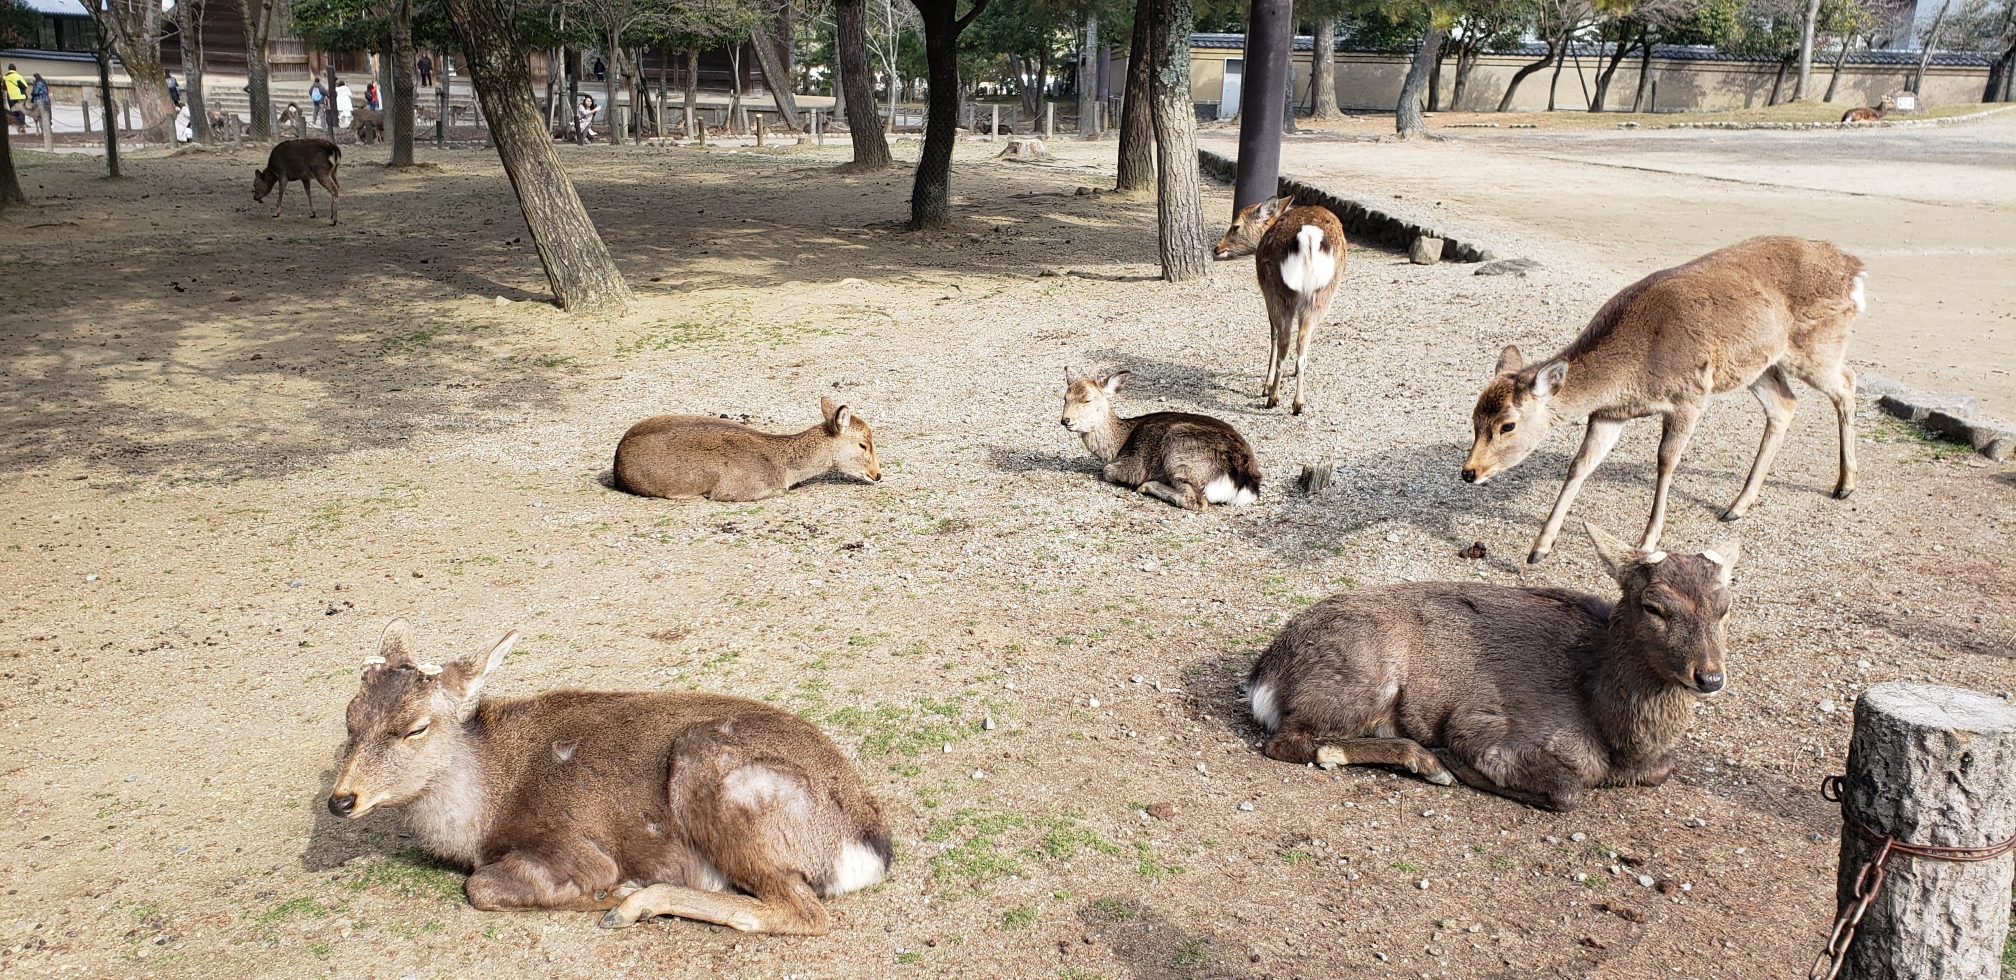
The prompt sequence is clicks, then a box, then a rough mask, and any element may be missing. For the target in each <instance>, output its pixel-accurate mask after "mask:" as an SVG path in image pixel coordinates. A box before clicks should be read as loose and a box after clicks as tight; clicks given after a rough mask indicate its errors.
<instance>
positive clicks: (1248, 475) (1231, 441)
mask: <svg viewBox="0 0 2016 980" xmlns="http://www.w3.org/2000/svg"><path fill="white" fill-rule="evenodd" d="M1132 376H1133V373H1132V372H1129V371H1120V372H1116V373H1114V374H1112V375H1109V376H1108V377H1107V378H1106V379H1105V380H1103V381H1095V380H1093V379H1092V378H1089V377H1086V376H1085V375H1082V374H1079V373H1078V371H1077V369H1076V368H1065V369H1064V417H1063V418H1062V419H1059V420H1058V422H1059V424H1061V425H1063V426H1064V428H1066V429H1069V430H1071V431H1072V432H1075V433H1077V434H1078V437H1079V438H1080V439H1083V440H1084V441H1085V448H1086V449H1089V450H1091V451H1092V455H1094V456H1097V457H1098V458H1099V461H1100V462H1101V463H1104V464H1106V469H1105V471H1104V472H1103V473H1102V474H1101V475H1102V477H1103V478H1104V479H1105V480H1106V482H1108V483H1117V484H1119V485H1121V486H1123V487H1126V488H1128V489H1130V490H1137V491H1140V492H1141V493H1145V494H1147V495H1149V496H1151V497H1154V498H1155V499H1157V500H1161V501H1163V502H1165V503H1171V504H1175V505H1176V506H1178V507H1181V508H1183V509H1184V510H1203V509H1204V508H1205V506H1206V505H1209V504H1232V505H1234V506H1239V507H1243V506H1245V505H1247V504H1250V503H1252V502H1253V500H1254V498H1256V497H1258V496H1259V494H1260V467H1259V465H1258V464H1256V463H1254V461H1253V447H1252V446H1250V445H1247V443H1246V437H1244V436H1242V435H1240V434H1239V430H1237V429H1234V428H1233V427H1232V426H1230V425H1228V424H1226V423H1224V422H1221V421H1219V420H1218V419H1214V418H1212V417H1210V416H1208V415H1192V414H1190V413H1188V412H1151V413H1149V414H1147V415H1137V416H1135V417H1133V418H1131V419H1123V418H1121V417H1120V414H1119V413H1118V412H1115V411H1113V403H1112V400H1111V399H1112V397H1113V396H1114V395H1117V394H1119V393H1120V388H1121V386H1123V385H1125V384H1126V383H1127V379H1128V378H1130V377H1132Z"/></svg>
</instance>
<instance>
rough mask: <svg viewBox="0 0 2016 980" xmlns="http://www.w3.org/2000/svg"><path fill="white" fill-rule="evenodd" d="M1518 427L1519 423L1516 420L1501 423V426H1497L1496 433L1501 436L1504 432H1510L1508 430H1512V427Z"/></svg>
mask: <svg viewBox="0 0 2016 980" xmlns="http://www.w3.org/2000/svg"><path fill="white" fill-rule="evenodd" d="M1518 427H1519V423H1517V422H1507V423H1505V424H1504V425H1501V426H1499V427H1498V434H1499V435H1501V436H1502V435H1504V434H1505V433H1507V432H1510V431H1512V430H1513V429H1516V428H1518Z"/></svg>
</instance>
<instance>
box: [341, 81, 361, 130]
mask: <svg viewBox="0 0 2016 980" xmlns="http://www.w3.org/2000/svg"><path fill="white" fill-rule="evenodd" d="M355 107H356V103H355V102H353V101H352V100H351V98H350V83H349V82H346V81H344V80H342V79H340V78H339V79H337V80H336V125H338V126H340V127H343V128H346V129H347V128H349V126H350V111H351V110H352V109H353V108H355Z"/></svg>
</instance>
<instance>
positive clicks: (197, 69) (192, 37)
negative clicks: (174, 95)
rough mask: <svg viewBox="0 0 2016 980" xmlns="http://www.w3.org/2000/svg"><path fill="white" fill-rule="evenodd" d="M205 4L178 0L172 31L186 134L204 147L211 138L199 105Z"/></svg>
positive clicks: (202, 0) (206, 113) (207, 116)
mask: <svg viewBox="0 0 2016 980" xmlns="http://www.w3.org/2000/svg"><path fill="white" fill-rule="evenodd" d="M207 3H208V0H181V2H180V3H177V4H176V5H175V29H176V30H177V31H179V32H180V33H181V34H182V93H183V94H182V97H183V99H185V100H186V101H187V102H188V103H189V131H190V135H191V136H192V137H193V138H194V139H195V141H196V142H198V143H204V144H208V143H209V142H211V139H212V136H211V133H210V113H209V111H208V109H207V108H206V107H205V106H204V104H203V7H204V6H205V4H207ZM175 135H177V136H180V135H182V134H180V133H176V134H175Z"/></svg>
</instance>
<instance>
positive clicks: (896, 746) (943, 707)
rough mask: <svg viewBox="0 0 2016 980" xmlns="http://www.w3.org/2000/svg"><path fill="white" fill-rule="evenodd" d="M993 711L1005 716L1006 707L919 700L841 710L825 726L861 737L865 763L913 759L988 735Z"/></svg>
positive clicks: (976, 701)
mask: <svg viewBox="0 0 2016 980" xmlns="http://www.w3.org/2000/svg"><path fill="white" fill-rule="evenodd" d="M990 711H991V712H993V713H995V714H997V715H999V714H1003V713H1005V712H1006V711H1007V706H1006V705H990V704H988V703H987V702H986V701H984V700H981V699H979V698H978V697H977V696H976V697H972V698H965V699H962V700H950V701H936V700H933V699H931V698H920V699H919V700H918V701H917V702H916V703H915V704H909V705H905V704H878V705H876V706H874V707H872V708H857V707H853V706H849V707H845V708H841V709H840V710H838V711H835V712H833V713H832V714H829V715H827V716H826V722H827V724H830V725H838V726H839V727H841V728H844V729H846V730H848V731H850V732H854V733H856V734H859V735H860V736H861V750H860V753H859V754H860V757H861V758H863V759H879V758H882V757H883V756H887V755H892V754H894V755H902V756H905V757H908V758H913V759H914V758H916V757H917V756H918V755H919V754H921V753H923V752H926V751H929V750H931V749H935V748H938V747H940V746H942V745H944V744H946V743H948V742H960V741H964V740H966V739H967V738H970V737H972V736H974V735H978V734H980V733H981V732H983V731H985V730H986V719H987V715H988V713H989V712H990Z"/></svg>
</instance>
